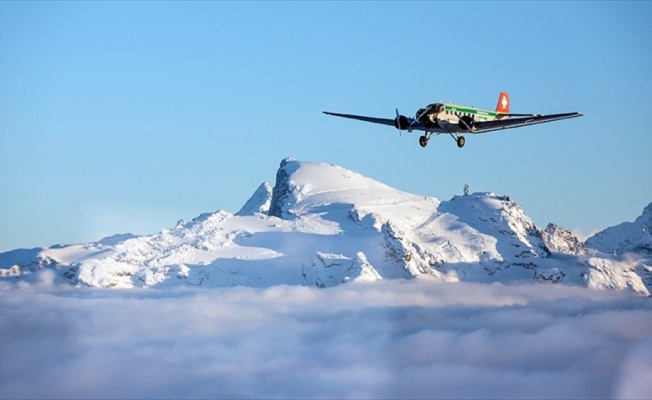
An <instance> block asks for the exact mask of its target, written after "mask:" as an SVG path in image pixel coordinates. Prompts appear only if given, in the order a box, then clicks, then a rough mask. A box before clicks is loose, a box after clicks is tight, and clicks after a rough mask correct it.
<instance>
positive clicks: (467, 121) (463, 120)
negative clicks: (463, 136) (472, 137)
mask: <svg viewBox="0 0 652 400" xmlns="http://www.w3.org/2000/svg"><path fill="white" fill-rule="evenodd" d="M474 123H475V121H474V120H473V118H471V117H469V116H468V115H465V116H463V117H460V122H458V125H459V126H460V129H462V130H465V131H470V130H473V125H474Z"/></svg>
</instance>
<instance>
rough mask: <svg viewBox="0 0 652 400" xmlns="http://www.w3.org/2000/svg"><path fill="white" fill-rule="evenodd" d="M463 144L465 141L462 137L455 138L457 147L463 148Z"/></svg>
mask: <svg viewBox="0 0 652 400" xmlns="http://www.w3.org/2000/svg"><path fill="white" fill-rule="evenodd" d="M464 143H466V140H465V139H464V136H460V137H458V138H457V147H459V148H462V147H464Z"/></svg>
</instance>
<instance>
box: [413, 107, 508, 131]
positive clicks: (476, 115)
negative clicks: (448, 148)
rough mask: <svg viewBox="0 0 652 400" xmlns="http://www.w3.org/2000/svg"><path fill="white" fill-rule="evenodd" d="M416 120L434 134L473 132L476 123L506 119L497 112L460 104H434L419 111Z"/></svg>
mask: <svg viewBox="0 0 652 400" xmlns="http://www.w3.org/2000/svg"><path fill="white" fill-rule="evenodd" d="M415 118H416V119H417V120H418V121H419V122H421V123H422V124H423V125H424V127H426V129H428V130H430V131H434V132H440V131H443V132H456V131H460V130H461V131H467V132H473V126H474V125H475V123H476V122H485V121H493V120H496V119H502V118H506V116H501V115H500V114H499V113H497V112H495V111H489V110H482V109H479V108H475V107H468V106H462V105H459V104H444V103H434V104H430V105H428V106H427V107H425V108H421V109H419V110H417V112H416V115H415Z"/></svg>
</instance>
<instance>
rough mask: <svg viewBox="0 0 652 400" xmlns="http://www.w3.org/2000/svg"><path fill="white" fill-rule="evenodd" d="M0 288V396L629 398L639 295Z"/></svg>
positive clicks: (636, 367)
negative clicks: (0, 355) (0, 394)
mask: <svg viewBox="0 0 652 400" xmlns="http://www.w3.org/2000/svg"><path fill="white" fill-rule="evenodd" d="M35 282H37V283H35V284H34V286H27V285H25V284H22V285H21V287H17V286H13V285H10V284H6V283H5V284H3V285H2V286H0V291H2V293H0V338H1V339H0V353H1V354H2V357H1V358H0V393H2V396H3V397H52V396H54V397H103V398H106V397H112V398H120V397H122V398H124V397H129V398H134V397H181V398H188V397H190V398H198V397H249V398H251V397H338V398H347V397H373V398H376V397H392V398H396V397H410V398H415V397H430V398H432V397H465V398H468V397H501V398H504V397H511V398H513V397H537V398H541V397H546V398H550V397H564V398H569V397H614V396H621V397H640V396H645V395H646V394H649V393H650V384H649V382H648V381H649V379H647V377H648V376H649V372H650V370H652V366H651V364H650V362H649V360H650V357H649V356H650V354H652V312H650V311H652V302H651V301H650V299H646V298H641V297H636V296H632V295H631V294H628V293H623V292H616V291H597V290H589V289H582V288H577V287H564V286H556V285H542V284H526V285H513V286H504V285H499V284H473V283H455V284H436V283H434V282H430V281H428V280H415V281H410V282H406V281H394V282H376V283H370V284H347V285H342V286H338V287H335V288H331V289H314V288H307V287H290V286H276V287H271V288H268V289H252V288H229V289H210V290H191V289H183V290H170V291H163V290H113V291H111V290H96V289H74V288H65V287H59V288H57V287H54V286H52V285H51V284H50V285H48V282H49V280H48V279H47V277H46V278H44V279H41V280H35Z"/></svg>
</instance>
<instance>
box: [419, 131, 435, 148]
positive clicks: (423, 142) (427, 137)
mask: <svg viewBox="0 0 652 400" xmlns="http://www.w3.org/2000/svg"><path fill="white" fill-rule="evenodd" d="M431 137H432V132H426V133H425V135H423V136H419V144H420V145H421V147H426V146H427V145H428V141H429V140H430V138H431Z"/></svg>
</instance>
